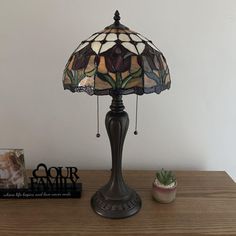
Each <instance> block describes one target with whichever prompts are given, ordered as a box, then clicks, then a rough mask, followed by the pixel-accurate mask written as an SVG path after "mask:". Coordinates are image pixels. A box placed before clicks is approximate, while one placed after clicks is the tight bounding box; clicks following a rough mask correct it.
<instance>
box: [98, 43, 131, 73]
mask: <svg viewBox="0 0 236 236" xmlns="http://www.w3.org/2000/svg"><path fill="white" fill-rule="evenodd" d="M101 55H103V56H104V57H105V61H106V67H107V70H108V71H109V72H112V73H117V72H119V73H122V72H125V71H127V70H129V69H130V64H131V56H132V55H133V53H132V52H130V51H128V50H127V49H126V48H124V47H123V46H122V45H121V44H120V43H117V44H116V45H115V46H114V47H112V48H111V49H109V50H108V51H106V52H104V53H102V54H101Z"/></svg>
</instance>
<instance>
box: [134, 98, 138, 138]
mask: <svg viewBox="0 0 236 236" xmlns="http://www.w3.org/2000/svg"><path fill="white" fill-rule="evenodd" d="M137 129H138V94H137V95H136V111H135V129H134V135H137V134H138V130H137Z"/></svg>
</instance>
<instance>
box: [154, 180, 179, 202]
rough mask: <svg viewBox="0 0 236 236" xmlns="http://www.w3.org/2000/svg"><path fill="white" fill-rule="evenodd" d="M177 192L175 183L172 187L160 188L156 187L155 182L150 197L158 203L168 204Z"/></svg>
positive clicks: (159, 186)
mask: <svg viewBox="0 0 236 236" xmlns="http://www.w3.org/2000/svg"><path fill="white" fill-rule="evenodd" d="M176 190H177V182H175V184H174V186H171V187H168V186H165V187H163V186H161V185H157V184H156V183H155V182H154V183H153V184H152V196H153V198H154V199H155V200H156V201H158V202H160V203H170V202H173V201H174V200H175V197H176Z"/></svg>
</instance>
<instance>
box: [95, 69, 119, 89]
mask: <svg viewBox="0 0 236 236" xmlns="http://www.w3.org/2000/svg"><path fill="white" fill-rule="evenodd" d="M97 76H98V77H99V78H100V79H101V80H103V81H106V82H107V83H109V84H110V85H111V87H112V88H113V89H115V87H116V84H115V82H114V80H113V79H112V77H111V76H110V75H108V74H102V73H100V72H97Z"/></svg>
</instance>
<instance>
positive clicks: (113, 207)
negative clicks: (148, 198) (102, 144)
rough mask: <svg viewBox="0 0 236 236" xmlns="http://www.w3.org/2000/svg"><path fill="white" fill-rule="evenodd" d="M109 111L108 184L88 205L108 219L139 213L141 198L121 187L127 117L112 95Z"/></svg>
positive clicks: (115, 97) (124, 185)
mask: <svg viewBox="0 0 236 236" xmlns="http://www.w3.org/2000/svg"><path fill="white" fill-rule="evenodd" d="M110 109H111V110H110V111H109V112H108V113H107V115H106V119H105V124H106V129H107V133H108V136H109V139H110V145H111V154H112V173H111V176H110V180H109V181H108V183H107V184H106V185H105V186H103V187H102V188H100V189H99V190H98V191H97V192H96V193H95V194H94V196H93V197H92V199H91V204H92V207H93V209H94V211H95V212H96V213H98V214H99V215H102V216H104V217H108V218H125V217H128V216H131V215H133V214H135V213H137V212H138V211H139V209H140V208H141V199H140V197H139V196H138V195H137V193H136V192H135V191H134V190H132V189H131V188H129V187H128V186H127V185H126V184H125V182H124V179H123V177H122V151H123V144H124V140H125V136H126V133H127V130H128V126H129V117H128V114H127V112H125V111H124V109H125V107H124V105H123V101H122V96H121V95H112V103H111V106H110Z"/></svg>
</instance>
